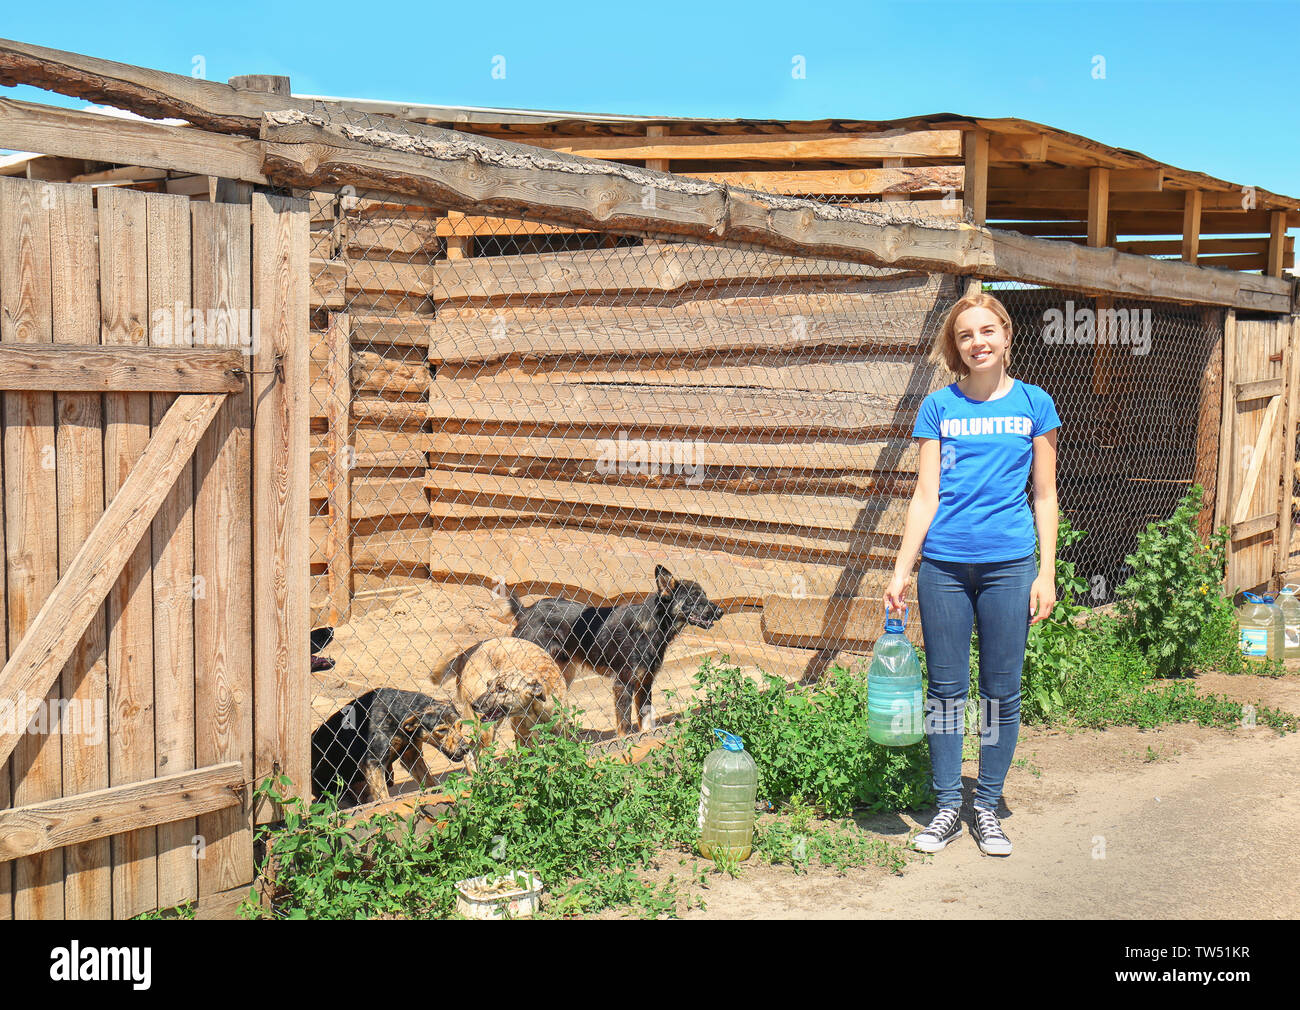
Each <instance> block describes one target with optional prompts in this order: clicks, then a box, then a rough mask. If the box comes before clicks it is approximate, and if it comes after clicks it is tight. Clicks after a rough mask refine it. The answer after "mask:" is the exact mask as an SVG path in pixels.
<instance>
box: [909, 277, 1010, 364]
mask: <svg viewBox="0 0 1300 1010" xmlns="http://www.w3.org/2000/svg"><path fill="white" fill-rule="evenodd" d="M967 309H988V310H989V311H990V312H992V313H993V314H994V315H995V316H997V317H998V322H1000V323H1001V324H1002V327H1003V329H1005V330H1006V331H1007V340H1008V341H1010V339H1011V316H1010V314H1009V313H1008V312H1007V309H1006V306H1005V305H1003V304H1002V303H1001V302H1000V301H998V300H997V299H996V298H994V297H993V296H992V295H990V294H987V293H985V292H983V291H981V292H980V293H979V294H974V295H966V296H965V297H964V298H960V299H958V300H957V302H956V304H954V305H953V307H952V308H950V309H949V310H948V315H947V317H945V319H944V321H943V326H942V327H940V329H939V335H938V336H937V337H935V338H934V347H933V348H931V350H930V355H929V358H928V360H929V361H930V362H931V363H932V364H935V365H943V366H944V367H945V368H947V369H948V371H950V372H952V374H953V375H955V376H957V378H959V379H964V378H966V376H967V375H969V374H970V369H969V368H967V367H966V363H965V362H964V361H962V360H961V352H960V351H959V350H957V317H958V316H960V315H961V314H962V313H963V312H965V311H966V310H967ZM1003 363H1004V367H1006V368H1008V369H1009V368H1010V367H1011V345H1010V343H1008V344H1007V349H1006V353H1005V354H1004V355H1003Z"/></svg>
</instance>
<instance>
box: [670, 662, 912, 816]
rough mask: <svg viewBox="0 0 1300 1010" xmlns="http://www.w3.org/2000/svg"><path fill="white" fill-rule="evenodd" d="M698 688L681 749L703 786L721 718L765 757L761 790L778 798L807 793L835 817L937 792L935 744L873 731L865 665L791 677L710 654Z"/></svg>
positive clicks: (682, 761)
mask: <svg viewBox="0 0 1300 1010" xmlns="http://www.w3.org/2000/svg"><path fill="white" fill-rule="evenodd" d="M694 689H695V695H696V699H697V704H696V706H695V707H694V708H692V709H690V710H689V711H688V712H686V714H685V715H684V716H683V717H682V718H681V719H680V720H678V722H677V723H676V725H675V732H674V738H675V746H674V747H673V748H672V759H673V760H674V761H676V762H678V764H677V768H678V769H680V773H681V774H683V775H688V776H689V777H690V781H692V782H694V783H696V784H697V788H698V779H699V769H700V768H702V767H703V764H704V758H705V757H706V756H707V755H708V753H709V752H710V751H712V750H713V748H714V747H715V746H716V741H715V739H714V737H713V733H712V730H713V727H715V726H716V727H720V728H723V729H727V730H729V731H730V732H732V733H736V734H739V735H740V736H741V737H742V738H743V739H744V741H745V749H746V750H748V751H749V752H750V753H751V754H752V755H753V757H754V761H755V763H756V764H757V765H758V774H759V780H758V799H759V800H760V801H767V802H770V803H772V804H773V805H774V806H776V805H779V804H781V803H783V802H785V801H787V800H788V799H789V798H790V797H791V796H793V795H795V794H796V793H797V794H799V795H801V796H803V797H804V798H805V799H806V800H807V801H808V802H809V803H811V804H813V805H814V806H815V807H816V808H817V809H818V810H819V811H820V812H822V813H824V814H827V815H829V816H833V817H834V816H845V815H847V814H849V813H851V812H852V811H853V810H854V809H856V808H859V807H866V808H868V809H872V810H898V809H905V808H909V807H915V806H920V805H922V804H923V803H925V802H928V800H929V799H930V798H931V796H932V794H931V791H930V781H929V779H930V767H929V766H930V761H929V749H928V748H926V747H921V746H915V747H903V748H893V747H882V746H881V745H879V744H877V743H875V742H874V741H872V740H870V739H868V737H867V681H866V674H865V672H863V671H861V670H855V671H849V670H845V669H843V668H841V667H832V668H831V669H830V670H828V671H827V672H826V674H825V675H824V676H823V677H822V678H821V680H820V681H819V682H818V683H816V684H809V685H798V684H796V685H790V684H787V683H786V682H785V681H784V680H782V679H781V678H780V677H775V676H772V675H770V674H767V675H764V676H763V678H762V681H761V683H760V682H759V681H758V680H755V679H753V678H751V677H748V676H746V675H745V674H744V673H743V672H742V671H741V670H740V669H739V668H738V667H735V666H727V665H721V666H718V665H714V664H713V663H711V662H709V661H706V662H705V664H704V665H703V666H702V667H701V670H700V673H699V674H698V675H697V677H696V681H695V685H694ZM692 802H694V799H692Z"/></svg>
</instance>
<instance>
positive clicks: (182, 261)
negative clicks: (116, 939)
mask: <svg viewBox="0 0 1300 1010" xmlns="http://www.w3.org/2000/svg"><path fill="white" fill-rule="evenodd" d="M306 243H307V211H306V203H305V201H301V200H294V199H288V198H282V197H273V196H266V195H263V194H257V195H254V196H253V197H252V199H251V202H250V203H248V204H245V205H237V204H220V203H191V202H190V201H189V200H188V199H187V198H185V197H182V196H167V195H146V194H144V193H138V192H132V191H129V190H121V189H114V188H106V189H100V190H98V191H94V192H93V191H92V190H91V189H90V188H89V187H85V186H71V185H62V184H57V183H42V182H30V181H20V180H13V179H0V320H2V324H0V327H2V328H0V387H2V389H3V392H2V393H0V399H2V400H3V429H2V431H0V437H2V438H3V469H2V471H0V479H2V480H3V494H4V515H5V523H4V528H3V531H0V532H2V533H3V556H4V561H5V564H4V588H5V595H4V601H5V606H4V626H5V631H6V633H7V635H6V636H0V647H2V646H3V644H4V643H5V641H6V640H7V643H8V652H7V655H4V656H3V658H6V659H7V662H6V664H5V666H4V669H3V672H0V918H9V917H10V916H13V917H16V918H63V917H66V918H107V917H110V916H111V917H114V918H123V917H129V916H133V915H136V914H138V913H140V912H144V911H148V910H150V909H154V908H157V907H167V906H171V905H175V904H178V903H180V902H183V901H185V900H188V899H194V898H197V897H199V896H202V895H207V894H211V893H213V892H217V891H222V890H226V889H230V888H235V887H238V886H240V885H247V884H248V883H249V882H250V881H251V880H252V877H253V865H252V844H251V831H252V827H253V820H254V817H253V813H254V812H253V811H252V810H251V805H250V803H249V798H250V792H251V786H252V785H253V784H254V783H256V782H257V781H259V780H260V779H261V778H262V777H264V776H265V775H267V774H269V773H271V772H272V771H273V770H279V771H281V772H283V773H285V774H288V775H289V776H290V777H291V778H292V779H293V781H294V782H295V783H305V782H308V781H309V778H308V767H307V765H308V760H309V754H308V733H309V729H308V726H307V723H306V712H307V698H306V690H307V654H308V643H307V637H308V636H307V633H308V630H309V629H308V625H307V621H308V614H307V600H306V592H305V580H304V579H303V578H302V577H301V575H300V574H298V573H300V572H301V571H302V570H303V568H304V567H305V563H306V557H305V554H306V547H305V544H306V526H307V523H306V507H307V502H306V485H307V472H306V462H307V455H306V411H305V393H306V371H307V361H306V346H307V345H306V341H305V339H304V334H305V331H306V321H307V291H306V287H307V245H306ZM222 323H224V328H220V327H221V325H222ZM250 351H251V352H252V353H248V352H250ZM4 808H8V809H4ZM270 815H271V811H269V810H262V811H260V812H258V816H260V817H261V818H262V819H265V818H266V817H268V816H270Z"/></svg>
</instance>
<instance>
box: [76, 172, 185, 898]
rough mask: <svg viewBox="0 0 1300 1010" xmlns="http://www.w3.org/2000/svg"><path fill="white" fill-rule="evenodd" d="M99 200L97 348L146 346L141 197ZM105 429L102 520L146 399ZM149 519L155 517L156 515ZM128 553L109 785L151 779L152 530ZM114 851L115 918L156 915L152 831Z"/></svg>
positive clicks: (114, 402)
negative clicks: (99, 335)
mask: <svg viewBox="0 0 1300 1010" xmlns="http://www.w3.org/2000/svg"><path fill="white" fill-rule="evenodd" d="M97 196H98V202H99V273H100V291H101V304H100V309H101V316H102V324H103V330H102V340H103V342H104V343H105V344H135V345H139V346H144V345H147V344H148V329H149V322H150V319H149V273H148V246H147V231H148V224H147V210H146V207H147V197H146V196H145V194H143V193H138V192H134V191H131V190H124V189H104V190H100V191H99V193H98V194H97ZM104 422H105V424H104V495H105V498H106V500H107V501H108V502H109V503H110V508H109V512H106V513H105V516H106V517H107V516H108V515H110V514H111V513H112V512H113V509H112V506H113V505H115V504H116V500H115V499H116V496H117V495H119V493H120V492H121V490H122V489H123V487H124V482H125V481H127V480H129V477H128V474H130V473H131V472H132V469H133V468H134V467H136V465H137V461H139V460H140V458H141V456H142V454H143V453H144V451H145V447H146V445H148V443H149V397H148V396H147V395H146V394H143V393H135V394H131V393H107V394H105V396H104ZM178 472H179V468H178ZM173 479H174V478H173ZM168 483H169V485H170V483H171V482H170V481H169V482H168ZM159 504H161V496H160V502H159ZM154 511H157V509H156V508H155V509H154ZM149 518H150V520H152V519H153V516H152V514H151V515H150V517H149ZM103 521H104V520H101V522H103ZM87 543H89V541H87ZM131 546H132V547H133V548H134V551H133V552H132V553H131V554H130V556H129V557H128V558H127V560H126V561H125V563H124V565H123V567H122V569H121V573H120V578H118V579H117V581H116V582H115V584H114V585H113V587H112V589H111V590H110V591H109V594H108V629H109V634H108V696H109V700H110V705H109V713H108V715H109V722H108V730H109V744H108V756H109V782H110V784H112V785H122V784H124V783H126V782H135V781H140V780H143V779H148V778H152V777H153V776H154V680H153V574H152V561H153V549H152V541H151V537H150V534H149V532H148V531H147V530H145V531H144V532H143V535H142V536H141V537H139V538H137V539H136V540H135V541H133V542H132V545H131ZM112 848H113V917H114V918H117V919H127V918H131V917H132V916H135V915H139V914H140V913H141V912H146V911H149V910H151V909H154V908H157V907H158V862H157V832H156V831H155V830H154V829H153V828H147V829H144V830H142V831H138V832H132V833H131V834H128V835H123V836H120V837H117V838H114V839H113V842H112Z"/></svg>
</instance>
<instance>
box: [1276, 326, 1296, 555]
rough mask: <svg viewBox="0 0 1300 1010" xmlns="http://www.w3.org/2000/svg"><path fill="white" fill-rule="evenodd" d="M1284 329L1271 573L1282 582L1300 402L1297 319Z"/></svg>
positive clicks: (1291, 528) (1291, 531) (1291, 525)
mask: <svg viewBox="0 0 1300 1010" xmlns="http://www.w3.org/2000/svg"><path fill="white" fill-rule="evenodd" d="M1284 325H1286V326H1287V329H1286V333H1285V337H1286V342H1287V349H1286V357H1285V358H1284V362H1285V366H1286V367H1285V369H1284V374H1285V376H1286V382H1287V391H1286V392H1285V393H1284V394H1283V403H1285V405H1286V421H1285V424H1284V425H1283V432H1282V453H1281V460H1282V480H1281V482H1280V484H1281V486H1280V488H1279V492H1280V493H1279V496H1278V507H1277V515H1278V540H1277V560H1276V562H1275V564H1274V573H1275V574H1277V575H1279V576H1281V577H1283V578H1285V576H1286V573H1287V571H1288V570H1289V568H1290V566H1291V545H1292V543H1293V542H1294V539H1295V522H1294V521H1293V519H1292V516H1291V488H1292V485H1293V472H1294V469H1295V455H1296V451H1295V444H1296V428H1297V424H1298V423H1300V412H1298V408H1297V402H1296V401H1297V399H1300V317H1295V316H1293V317H1292V318H1291V320H1290V322H1289V324H1284Z"/></svg>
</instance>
